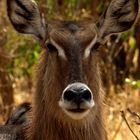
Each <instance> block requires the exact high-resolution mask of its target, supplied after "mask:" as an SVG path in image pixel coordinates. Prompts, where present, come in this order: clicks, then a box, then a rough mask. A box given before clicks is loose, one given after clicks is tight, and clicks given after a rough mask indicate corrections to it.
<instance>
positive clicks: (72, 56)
mask: <svg viewBox="0 0 140 140" xmlns="http://www.w3.org/2000/svg"><path fill="white" fill-rule="evenodd" d="M7 7H8V8H7V9H8V16H9V19H10V21H11V23H12V24H13V26H14V28H15V29H16V30H17V31H18V32H20V33H25V34H33V35H34V36H36V38H38V41H39V42H40V44H41V46H42V47H43V48H44V49H43V52H44V53H43V55H42V56H43V57H44V60H43V63H41V64H40V66H41V65H43V66H41V67H43V68H42V69H43V70H42V73H43V76H42V79H41V81H42V83H41V86H42V88H43V93H44V94H45V95H43V97H42V98H45V99H46V101H45V102H46V104H47V106H49V107H50V109H52V110H56V109H58V110H59V112H61V111H60V110H63V111H64V112H65V114H66V115H68V116H69V117H70V118H72V119H76V120H78V119H83V118H84V117H85V116H87V115H88V114H95V113H94V111H96V110H98V104H100V100H101V99H100V96H101V95H100V94H101V92H100V90H101V80H100V70H99V66H98V52H97V49H98V47H99V46H100V45H101V44H102V43H103V42H104V41H105V40H106V39H107V37H108V36H109V35H111V34H114V33H120V32H123V31H126V30H128V29H129V28H130V27H131V26H132V25H133V23H134V22H135V19H136V17H137V14H138V0H117V1H116V0H113V1H112V2H111V3H110V5H109V6H108V8H107V10H106V11H105V13H104V14H103V16H102V17H101V18H100V20H99V21H98V22H96V24H95V23H93V22H92V21H90V22H89V21H79V22H75V21H50V22H48V21H47V22H46V23H45V22H44V19H42V18H41V16H40V12H39V10H38V7H37V4H36V3H35V1H33V0H7ZM40 69H41V68H40ZM52 105H54V106H52ZM54 108H55V109H54ZM54 112H55V111H54ZM90 112H93V113H90ZM55 114H57V113H55Z"/></svg>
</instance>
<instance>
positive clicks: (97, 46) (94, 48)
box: [92, 42, 101, 50]
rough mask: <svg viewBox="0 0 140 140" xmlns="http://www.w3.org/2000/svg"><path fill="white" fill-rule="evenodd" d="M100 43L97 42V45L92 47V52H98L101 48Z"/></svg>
mask: <svg viewBox="0 0 140 140" xmlns="http://www.w3.org/2000/svg"><path fill="white" fill-rule="evenodd" d="M100 45H101V44H100V43H99V42H96V43H95V44H94V46H93V47H92V50H97V49H98V48H99V47H100Z"/></svg>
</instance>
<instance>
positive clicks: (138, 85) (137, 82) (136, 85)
mask: <svg viewBox="0 0 140 140" xmlns="http://www.w3.org/2000/svg"><path fill="white" fill-rule="evenodd" d="M125 83H127V84H128V85H130V86H131V87H133V88H140V80H132V79H129V78H126V79H125Z"/></svg>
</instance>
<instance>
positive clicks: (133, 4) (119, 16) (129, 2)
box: [97, 0, 139, 39]
mask: <svg viewBox="0 0 140 140" xmlns="http://www.w3.org/2000/svg"><path fill="white" fill-rule="evenodd" d="M138 9H139V4H138V0H112V2H111V3H110V5H109V7H108V8H107V10H106V11H105V13H104V14H103V15H102V17H101V18H100V20H99V22H98V23H97V28H98V31H99V38H100V39H104V38H105V37H107V36H108V35H111V34H115V33H120V32H124V31H126V30H128V29H130V28H131V26H132V25H133V24H134V22H135V20H136V18H137V15H138Z"/></svg>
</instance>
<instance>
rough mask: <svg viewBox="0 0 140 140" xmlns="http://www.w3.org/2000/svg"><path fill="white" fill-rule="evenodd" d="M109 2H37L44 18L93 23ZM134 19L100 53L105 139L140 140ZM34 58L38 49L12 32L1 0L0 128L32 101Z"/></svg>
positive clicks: (138, 28)
mask: <svg viewBox="0 0 140 140" xmlns="http://www.w3.org/2000/svg"><path fill="white" fill-rule="evenodd" d="M109 2H110V0H38V1H37V3H38V5H39V8H40V10H41V12H42V13H44V16H45V18H46V19H66V20H79V19H85V20H86V19H94V20H95V21H96V20H97V19H98V18H99V16H100V15H101V14H102V13H103V11H104V10H105V9H106V7H107V5H108V4H109ZM139 17H140V16H139ZM139 17H138V20H137V24H135V26H133V28H131V30H129V31H128V32H126V33H123V34H121V35H117V36H116V35H115V36H112V37H110V39H109V41H108V42H107V43H106V44H105V46H104V47H102V48H101V49H100V53H101V55H100V57H101V62H100V63H101V70H102V80H103V84H104V89H105V92H106V99H105V110H107V111H106V112H105V114H106V117H105V122H106V126H107V131H108V136H109V140H124V139H125V140H135V139H138V138H139V139H140V18H139ZM39 53H40V47H39V44H38V43H37V42H36V41H35V40H33V39H32V37H30V36H24V35H21V34H18V33H17V32H16V31H14V29H13V28H12V26H11V25H10V23H9V20H8V18H7V14H6V4H5V0H0V124H3V123H4V122H5V120H6V119H7V117H8V116H9V114H10V112H11V111H12V110H13V109H14V107H15V106H17V105H19V104H20V103H23V102H30V101H31V100H32V95H33V92H34V78H33V77H34V67H35V65H36V63H37V62H38V61H37V60H38V58H39ZM122 111H123V112H122ZM128 125H129V126H130V127H131V129H132V131H133V133H134V134H135V135H136V136H134V134H132V132H131V131H130V128H129V127H128ZM136 137H138V138H136Z"/></svg>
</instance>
